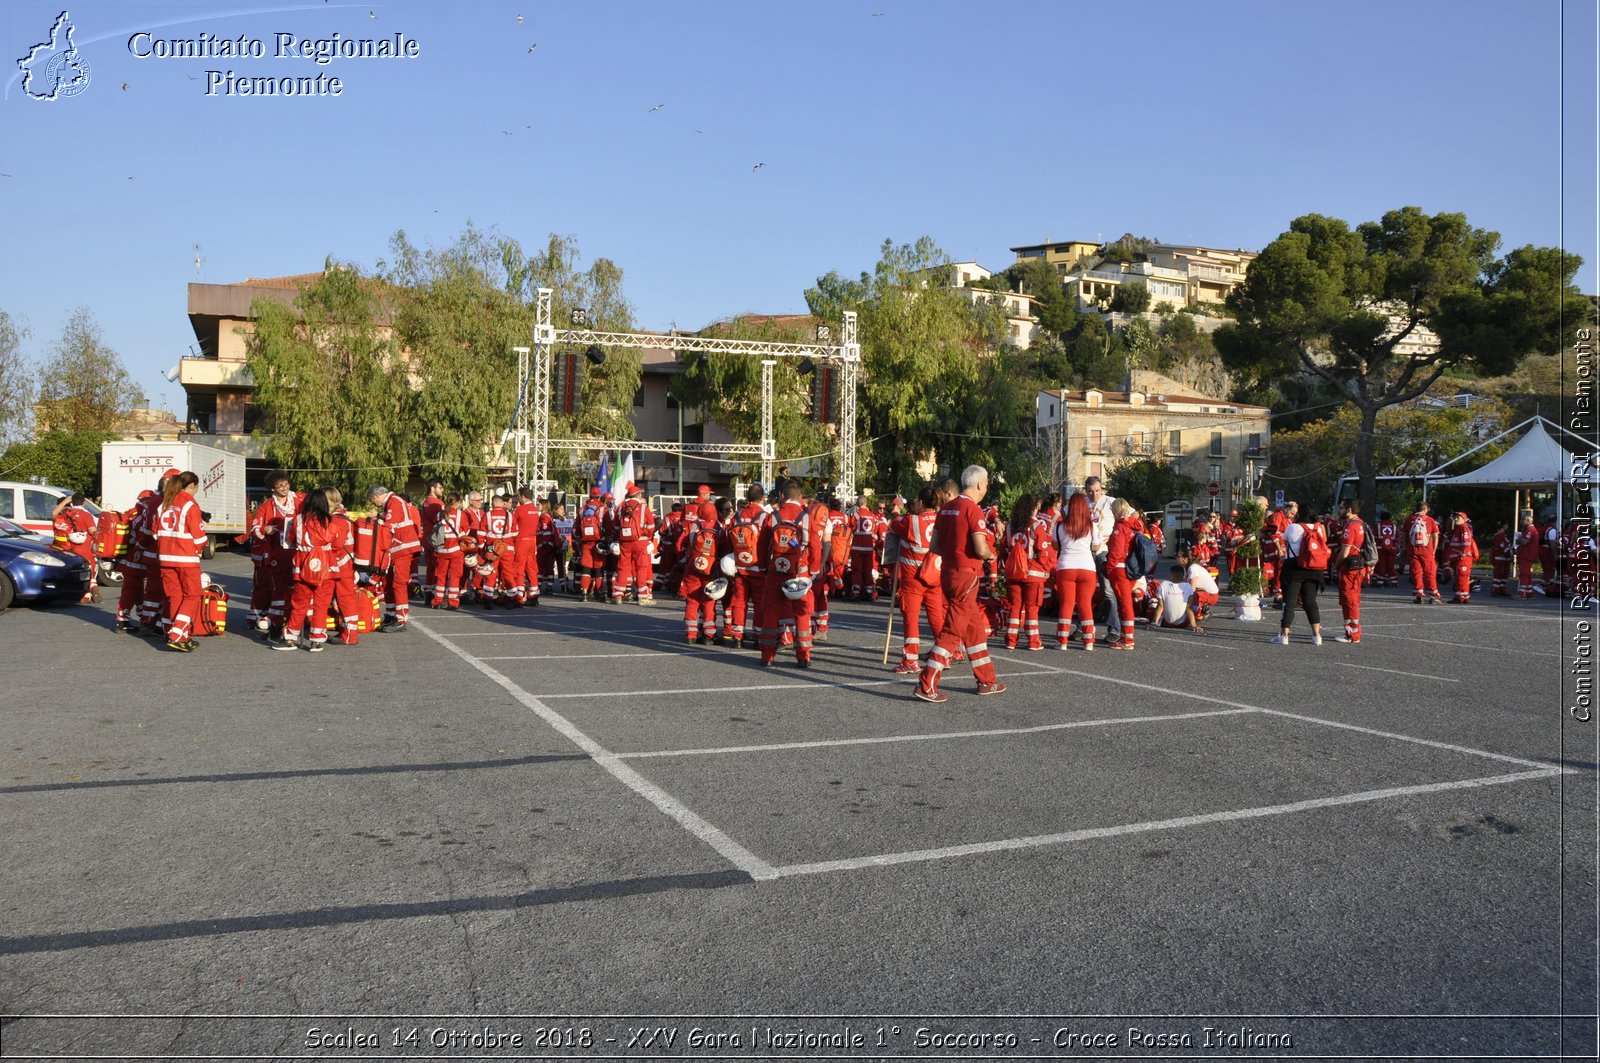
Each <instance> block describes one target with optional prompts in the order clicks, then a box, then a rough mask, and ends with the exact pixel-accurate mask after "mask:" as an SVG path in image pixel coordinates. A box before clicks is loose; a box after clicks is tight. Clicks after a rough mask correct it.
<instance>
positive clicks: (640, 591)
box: [611, 481, 656, 605]
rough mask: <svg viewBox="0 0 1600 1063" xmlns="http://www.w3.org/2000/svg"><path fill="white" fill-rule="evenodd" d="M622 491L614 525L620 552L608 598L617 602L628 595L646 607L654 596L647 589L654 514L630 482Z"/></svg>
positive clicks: (650, 576)
mask: <svg viewBox="0 0 1600 1063" xmlns="http://www.w3.org/2000/svg"><path fill="white" fill-rule="evenodd" d="M622 492H623V495H624V497H623V499H622V505H620V506H618V507H617V516H616V524H615V527H616V536H617V543H618V544H619V545H620V547H621V549H622V552H621V553H620V554H618V555H617V578H616V580H615V581H614V582H613V583H612V584H611V598H612V600H613V601H615V602H621V601H623V600H624V599H626V598H628V597H629V596H630V595H631V596H632V598H633V600H634V601H636V602H638V603H639V604H640V605H648V604H650V600H651V597H652V596H653V595H654V593H655V592H654V591H653V590H652V589H651V587H652V585H653V582H654V580H655V572H654V570H653V569H652V568H651V565H650V540H651V539H653V538H655V534H656V515H655V513H654V512H653V511H651V509H650V507H649V506H648V505H646V504H645V500H644V492H643V491H642V490H640V488H639V485H638V484H636V483H632V482H631V481H630V482H629V483H628V484H626V485H625V486H624V487H623V489H622Z"/></svg>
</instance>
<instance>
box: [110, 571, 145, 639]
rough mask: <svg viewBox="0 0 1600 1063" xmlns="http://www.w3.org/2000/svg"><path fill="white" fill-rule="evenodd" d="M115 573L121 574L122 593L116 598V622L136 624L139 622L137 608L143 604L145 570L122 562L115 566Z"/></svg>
mask: <svg viewBox="0 0 1600 1063" xmlns="http://www.w3.org/2000/svg"><path fill="white" fill-rule="evenodd" d="M117 571H118V572H121V573H122V593H121V594H120V595H119V596H118V597H117V621H118V622H119V623H123V624H136V623H138V622H139V611H140V610H139V607H140V606H141V605H143V604H144V580H145V568H144V566H143V565H139V564H132V563H129V562H127V561H122V562H119V563H118V564H117Z"/></svg>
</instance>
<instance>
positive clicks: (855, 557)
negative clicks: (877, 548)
mask: <svg viewBox="0 0 1600 1063" xmlns="http://www.w3.org/2000/svg"><path fill="white" fill-rule="evenodd" d="M876 562H877V559H876V557H874V555H873V551H871V550H867V549H858V548H857V547H854V546H852V547H851V548H850V593H851V594H852V595H854V596H855V597H857V598H871V599H873V600H877V597H878V587H877V585H876V584H875V583H873V581H872V569H873V566H874V565H875V564H876Z"/></svg>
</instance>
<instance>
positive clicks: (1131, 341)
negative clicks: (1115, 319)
mask: <svg viewBox="0 0 1600 1063" xmlns="http://www.w3.org/2000/svg"><path fill="white" fill-rule="evenodd" d="M1157 345H1158V337H1157V336H1156V331H1155V329H1153V328H1151V327H1150V322H1148V321H1146V320H1145V319H1144V318H1142V317H1136V318H1134V319H1133V320H1132V321H1130V322H1128V323H1127V324H1126V325H1124V326H1122V347H1123V349H1124V350H1125V351H1127V352H1128V361H1129V363H1130V364H1132V365H1134V366H1137V367H1140V368H1154V367H1155V366H1156V365H1157Z"/></svg>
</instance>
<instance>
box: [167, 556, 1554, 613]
mask: <svg viewBox="0 0 1600 1063" xmlns="http://www.w3.org/2000/svg"><path fill="white" fill-rule="evenodd" d="M146 564H147V565H148V566H149V567H148V568H146V569H145V572H144V601H142V602H140V603H139V626H140V627H157V626H159V627H160V628H161V630H162V631H165V630H166V629H167V591H166V588H165V587H164V586H163V585H162V583H161V566H160V565H159V564H157V563H156V559H155V556H154V555H151V556H150V560H149V561H148V562H146ZM1529 593H1530V594H1532V593H1533V592H1532V591H1529Z"/></svg>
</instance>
